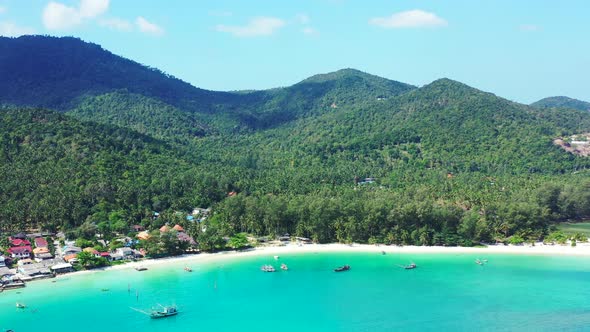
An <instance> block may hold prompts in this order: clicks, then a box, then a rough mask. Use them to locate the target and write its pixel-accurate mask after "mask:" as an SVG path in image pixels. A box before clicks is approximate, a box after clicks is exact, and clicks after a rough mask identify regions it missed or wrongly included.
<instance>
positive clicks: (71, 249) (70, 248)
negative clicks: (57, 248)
mask: <svg viewBox="0 0 590 332" xmlns="http://www.w3.org/2000/svg"><path fill="white" fill-rule="evenodd" d="M79 252H82V248H78V247H74V246H65V247H63V249H62V251H61V254H62V256H64V258H65V256H67V255H71V254H77V253H79Z"/></svg>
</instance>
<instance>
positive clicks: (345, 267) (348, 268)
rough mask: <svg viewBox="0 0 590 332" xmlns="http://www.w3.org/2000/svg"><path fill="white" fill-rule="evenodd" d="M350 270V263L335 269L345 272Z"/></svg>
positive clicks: (335, 270)
mask: <svg viewBox="0 0 590 332" xmlns="http://www.w3.org/2000/svg"><path fill="white" fill-rule="evenodd" d="M348 270H350V265H344V266H340V267H337V268H335V269H334V272H344V271H348Z"/></svg>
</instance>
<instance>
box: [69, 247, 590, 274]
mask: <svg viewBox="0 0 590 332" xmlns="http://www.w3.org/2000/svg"><path fill="white" fill-rule="evenodd" d="M322 252H324V253H335V252H342V253H346V252H351V253H352V252H368V253H371V252H374V253H379V254H380V253H382V252H385V253H387V254H397V253H401V254H403V253H411V254H480V255H482V256H483V255H488V254H514V255H548V256H559V255H566V256H590V243H578V244H577V246H575V247H572V246H570V245H545V244H543V243H536V244H535V245H534V246H532V245H522V246H512V245H491V246H487V247H479V248H473V247H438V246H430V247H419V246H386V245H369V244H352V245H348V244H338V243H331V244H304V245H301V246H299V245H297V244H288V245H284V246H262V247H256V248H253V249H249V250H245V251H223V252H218V253H201V254H192V255H182V256H176V257H168V258H161V259H145V260H140V261H136V262H131V263H127V264H122V265H115V266H109V267H106V268H102V269H96V270H89V271H80V272H74V273H68V274H66V275H67V276H71V275H79V274H87V273H94V272H99V271H110V270H122V269H133V268H136V267H138V266H142V267H147V268H149V267H150V266H162V265H169V264H180V263H183V262H184V263H186V265H187V266H191V265H193V264H199V263H211V262H214V261H222V260H229V259H236V258H240V257H251V256H269V257H272V256H275V255H278V256H281V255H289V254H300V253H322Z"/></svg>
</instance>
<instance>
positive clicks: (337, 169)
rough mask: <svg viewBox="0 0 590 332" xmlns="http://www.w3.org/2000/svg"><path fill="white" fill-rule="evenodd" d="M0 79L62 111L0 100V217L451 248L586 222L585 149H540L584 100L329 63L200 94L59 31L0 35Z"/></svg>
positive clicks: (0, 96)
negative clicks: (568, 104)
mask: <svg viewBox="0 0 590 332" xmlns="http://www.w3.org/2000/svg"><path fill="white" fill-rule="evenodd" d="M31 49H36V50H37V51H36V53H34V55H32V54H33V53H31V52H30V50H31ZM83 59H87V61H82V60H83ZM11 82H15V83H14V84H13V83H11ZM11 84H12V85H11ZM0 88H1V89H0V103H4V104H12V105H33V106H35V105H41V106H44V107H49V108H53V109H57V110H60V111H67V112H65V114H64V113H55V112H53V111H46V110H37V109H34V110H32V109H29V108H25V107H18V106H17V107H11V108H7V109H3V110H2V111H0V117H1V118H0V120H1V123H0V152H1V153H2V154H1V155H0V157H1V159H0V171H1V172H0V223H1V224H0V225H2V226H1V227H2V229H17V228H21V229H22V228H23V227H25V226H26V227H36V226H40V227H43V228H50V229H56V228H58V229H63V230H76V229H80V228H82V229H87V228H89V227H91V226H93V225H94V226H98V225H99V224H100V225H103V226H104V225H108V227H109V228H110V229H115V228H117V229H121V228H125V226H128V225H131V224H132V223H142V224H144V225H146V226H150V227H155V226H158V224H161V223H163V222H164V221H165V220H172V218H173V216H176V215H177V214H176V213H175V212H177V211H185V212H186V211H189V210H190V209H191V208H193V207H195V206H203V207H205V206H209V205H212V206H213V208H214V211H215V213H214V215H213V217H212V218H211V219H210V221H209V222H208V224H207V230H208V231H207V233H206V234H201V233H198V232H197V233H195V234H194V235H195V236H198V237H201V238H200V239H199V241H204V242H207V241H210V240H211V238H212V237H215V238H217V239H219V238H220V237H223V236H231V235H233V234H235V233H236V232H242V231H243V232H249V233H252V234H256V235H265V234H282V233H290V234H296V235H298V236H305V237H311V238H313V239H315V240H317V241H320V242H328V241H343V242H350V241H357V242H380V243H403V244H439V245H457V244H465V245H469V244H471V243H473V242H478V241H493V240H495V239H502V240H507V239H516V240H514V241H516V242H518V241H517V240H518V239H527V240H535V239H540V238H542V237H543V236H545V235H546V234H547V233H548V232H550V230H551V223H553V222H558V221H563V220H566V219H583V218H588V217H590V209H589V208H588V206H590V182H589V181H588V173H589V169H590V159H588V158H584V157H580V156H576V155H574V154H570V153H568V152H566V151H564V150H562V149H560V148H559V147H557V146H555V145H554V144H553V139H554V138H555V137H557V136H564V135H571V134H575V133H579V132H587V131H589V130H590V112H585V111H578V110H574V109H569V108H543V109H540V108H536V107H531V106H527V105H522V104H518V103H514V102H510V101H508V100H506V99H503V98H500V97H497V96H495V95H493V94H490V93H486V92H483V91H479V90H477V89H474V88H472V87H469V86H467V85H464V84H462V83H459V82H456V81H452V80H449V79H440V80H437V81H435V82H432V83H431V84H428V85H426V86H424V87H421V88H416V87H413V86H411V85H407V84H404V83H400V82H396V81H392V80H388V79H384V78H379V77H376V76H373V75H369V74H366V73H363V72H360V71H357V70H353V69H344V70H340V71H337V72H333V73H328V74H321V75H316V76H313V77H311V78H309V79H306V80H303V81H302V82H300V83H297V84H295V85H293V86H290V87H285V88H277V89H271V90H265V91H248V92H236V93H229V92H211V91H206V90H202V89H197V88H195V87H192V86H190V85H189V84H187V83H184V82H182V81H180V80H178V79H175V78H172V77H169V76H167V75H165V74H163V73H161V72H159V71H157V70H154V69H150V68H148V67H145V66H142V65H139V64H137V63H135V62H133V61H131V60H127V59H123V58H121V57H118V56H115V55H112V54H111V53H109V52H108V51H105V50H103V49H102V48H100V47H99V46H97V45H94V44H88V43H84V42H82V41H80V40H77V39H72V38H52V37H20V38H16V39H7V38H2V39H0ZM230 193H231V194H230ZM153 211H159V212H162V215H163V216H168V217H163V219H158V220H157V221H155V220H153V219H152V218H151V214H152V212H153ZM165 218H169V219H165ZM178 222H182V220H180V221H178ZM160 226H161V225H160ZM203 237H204V238H203Z"/></svg>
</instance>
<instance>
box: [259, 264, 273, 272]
mask: <svg viewBox="0 0 590 332" xmlns="http://www.w3.org/2000/svg"><path fill="white" fill-rule="evenodd" d="M260 271H263V272H275V271H276V270H275V268H274V266H272V265H268V264H267V265H262V267H261V268H260Z"/></svg>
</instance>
